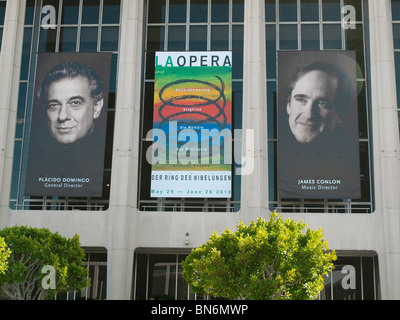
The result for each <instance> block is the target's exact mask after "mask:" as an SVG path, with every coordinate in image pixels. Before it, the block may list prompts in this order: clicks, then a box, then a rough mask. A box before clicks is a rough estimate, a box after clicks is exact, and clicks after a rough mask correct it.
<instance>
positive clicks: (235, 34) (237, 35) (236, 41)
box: [232, 26, 244, 51]
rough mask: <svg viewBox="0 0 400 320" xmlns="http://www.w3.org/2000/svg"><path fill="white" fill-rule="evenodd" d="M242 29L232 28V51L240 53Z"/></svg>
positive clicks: (239, 27)
mask: <svg viewBox="0 0 400 320" xmlns="http://www.w3.org/2000/svg"><path fill="white" fill-rule="evenodd" d="M243 37H244V27H243V26H232V50H233V51H242V50H243V43H244V38H243Z"/></svg>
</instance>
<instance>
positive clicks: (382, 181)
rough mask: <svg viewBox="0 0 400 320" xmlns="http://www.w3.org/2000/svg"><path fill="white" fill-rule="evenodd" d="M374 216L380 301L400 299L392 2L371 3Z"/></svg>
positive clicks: (376, 0) (399, 202)
mask: <svg viewBox="0 0 400 320" xmlns="http://www.w3.org/2000/svg"><path fill="white" fill-rule="evenodd" d="M369 13H370V21H369V23H370V29H369V30H370V41H371V45H370V48H371V91H372V92H371V93H372V95H371V96H372V101H371V106H372V133H373V135H372V136H373V139H372V141H373V154H374V159H373V169H374V182H375V188H374V189H375V208H376V212H375V213H374V214H379V215H380V217H379V218H380V222H381V226H380V227H381V232H382V240H383V248H384V249H383V252H380V253H379V264H380V274H381V279H380V280H381V287H382V298H383V299H400V273H399V271H398V267H399V266H400V234H399V228H400V198H399V195H398V191H399V188H400V181H399V180H398V177H399V176H400V162H399V133H398V132H399V130H398V116H397V110H396V87H395V84H396V80H395V73H394V51H393V29H392V19H391V1H390V0H386V1H381V0H370V1H369Z"/></svg>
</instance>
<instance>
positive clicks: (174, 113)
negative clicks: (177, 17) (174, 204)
mask: <svg viewBox="0 0 400 320" xmlns="http://www.w3.org/2000/svg"><path fill="white" fill-rule="evenodd" d="M231 61H232V53H231V52H230V51H227V52H225V51H223V52H157V53H156V66H155V88H154V113H153V114H154V116H153V135H154V137H153V142H154V144H153V146H152V155H151V160H150V161H151V163H152V172H151V197H155V198H157V197H166V198H183V197H187V198H230V197H231V186H232V177H231V172H232V161H231V158H232V133H231V130H232V63H231Z"/></svg>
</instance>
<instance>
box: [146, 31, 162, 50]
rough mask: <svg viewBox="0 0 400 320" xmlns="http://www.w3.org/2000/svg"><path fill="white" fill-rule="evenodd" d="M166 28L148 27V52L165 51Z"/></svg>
mask: <svg viewBox="0 0 400 320" xmlns="http://www.w3.org/2000/svg"><path fill="white" fill-rule="evenodd" d="M164 34H165V28H164V27H148V29H147V51H160V50H164Z"/></svg>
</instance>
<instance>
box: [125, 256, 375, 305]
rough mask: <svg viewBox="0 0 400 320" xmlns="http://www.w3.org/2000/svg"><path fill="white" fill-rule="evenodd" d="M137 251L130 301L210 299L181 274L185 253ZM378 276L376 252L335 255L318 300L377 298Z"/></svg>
mask: <svg viewBox="0 0 400 320" xmlns="http://www.w3.org/2000/svg"><path fill="white" fill-rule="evenodd" d="M138 251H139V252H135V255H134V259H135V260H134V270H135V271H134V276H133V282H134V284H133V290H132V298H133V300H160V299H162V300H203V299H210V297H204V296H202V295H198V294H193V293H192V292H191V290H190V288H189V286H188V284H187V283H186V281H185V280H184V279H183V277H182V261H184V260H185V259H186V257H187V255H188V254H185V253H183V254H182V253H181V254H178V253H175V254H173V253H163V252H162V250H160V251H159V252H158V253H155V252H154V250H151V251H150V250H149V251H148V253H146V250H145V249H140V250H138ZM150 252H152V253H150ZM378 275H379V266H378V256H377V255H376V254H375V253H370V252H367V253H365V254H364V253H361V252H360V256H349V255H345V254H344V253H343V255H339V254H338V259H337V260H336V261H335V262H334V269H333V270H332V272H331V273H329V274H328V275H327V276H325V277H324V288H323V289H322V290H321V292H320V293H319V296H318V300H378V299H380V292H379V277H378Z"/></svg>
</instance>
